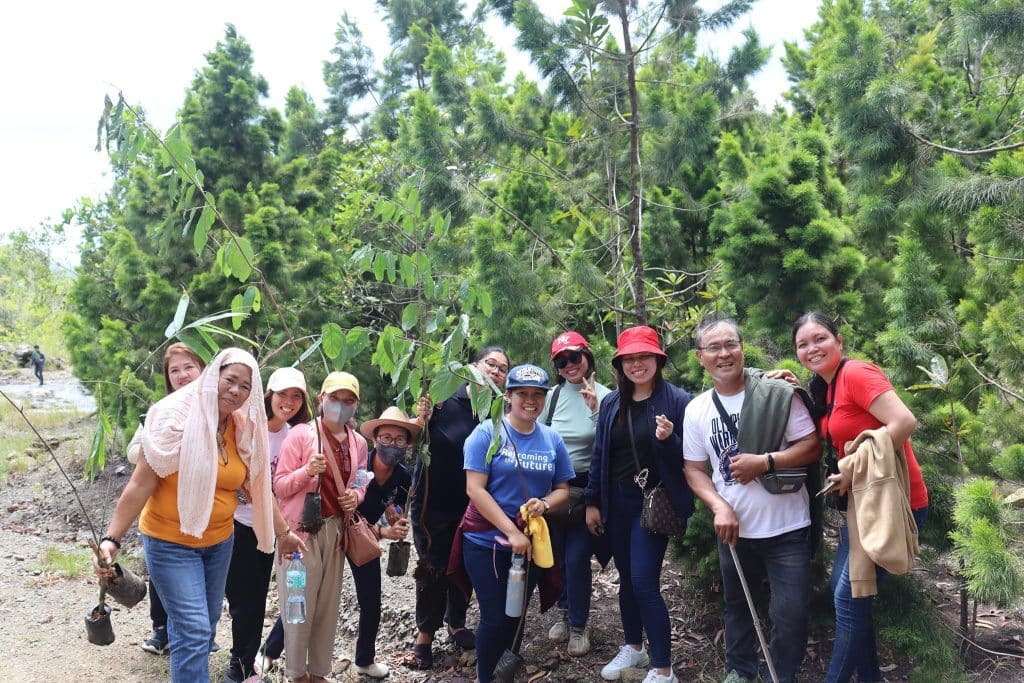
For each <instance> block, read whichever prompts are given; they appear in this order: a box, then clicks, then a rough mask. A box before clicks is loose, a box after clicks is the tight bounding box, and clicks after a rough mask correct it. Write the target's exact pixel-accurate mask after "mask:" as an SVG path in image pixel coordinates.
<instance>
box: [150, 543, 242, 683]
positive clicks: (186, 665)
mask: <svg viewBox="0 0 1024 683" xmlns="http://www.w3.org/2000/svg"><path fill="white" fill-rule="evenodd" d="M233 545H234V536H232V537H231V538H228V539H227V540H226V541H222V542H220V543H218V544H216V545H211V546H209V547H206V548H190V547H189V546H185V545H180V544H178V543H169V542H167V541H161V540H160V539H158V538H152V537H151V536H146V535H143V536H142V546H143V547H144V548H145V550H146V565H147V566H148V567H149V575H150V577H152V579H153V583H154V584H155V585H156V587H157V590H159V591H160V598H161V600H162V601H163V603H164V608H165V609H166V610H167V636H168V638H169V639H170V642H171V643H172V647H171V681H172V683H208V682H209V680H210V669H209V664H208V658H209V655H210V645H211V644H212V643H213V637H214V635H215V634H216V632H217V621H218V620H219V619H220V612H221V606H222V604H223V602H224V582H225V580H226V579H227V576H228V565H229V564H230V562H231V547H232V546H233Z"/></svg>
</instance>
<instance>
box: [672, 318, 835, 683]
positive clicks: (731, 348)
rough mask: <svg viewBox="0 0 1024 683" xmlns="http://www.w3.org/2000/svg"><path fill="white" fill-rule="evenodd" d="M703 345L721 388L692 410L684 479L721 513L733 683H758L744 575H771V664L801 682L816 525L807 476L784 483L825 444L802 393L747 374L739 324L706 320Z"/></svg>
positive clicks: (699, 337) (783, 677) (705, 361)
mask: <svg viewBox="0 0 1024 683" xmlns="http://www.w3.org/2000/svg"><path fill="white" fill-rule="evenodd" d="M696 346H697V350H696V355H697V359H698V360H699V361H700V364H701V365H702V366H703V367H704V369H705V370H706V371H707V372H708V374H709V375H710V376H711V380H712V382H713V384H714V388H712V389H710V390H708V391H706V392H704V393H703V394H701V395H700V396H698V397H696V398H695V399H693V401H691V402H690V404H689V405H688V406H687V408H686V415H685V417H684V419H683V456H684V458H685V461H686V464H685V471H686V480H687V482H688V483H689V484H690V488H691V489H692V490H693V492H694V494H696V495H697V496H698V497H700V499H701V500H702V501H704V504H705V505H706V506H707V507H708V509H709V510H711V513H712V514H713V515H714V527H715V533H716V534H717V535H718V562H719V567H720V568H721V573H722V588H723V594H724V598H725V662H726V670H727V671H728V672H729V673H728V675H727V677H726V679H725V680H726V682H727V683H743V682H744V681H756V680H758V665H759V661H758V655H757V650H756V637H755V630H754V622H753V619H752V618H751V614H750V608H749V607H748V605H747V601H746V597H745V595H744V592H743V586H742V583H741V581H740V571H742V572H743V573H744V576H747V577H755V576H759V575H763V574H767V575H768V582H769V586H770V590H771V600H770V602H769V608H768V614H769V617H770V618H771V621H772V633H771V644H770V647H769V649H770V651H771V658H772V662H773V663H774V667H775V671H776V673H777V674H778V680H780V681H793V680H795V676H796V673H797V671H798V670H799V669H800V664H801V663H802V662H803V658H804V648H805V646H806V645H807V622H808V607H809V598H810V585H811V551H810V548H811V545H810V537H809V530H810V525H811V519H810V513H809V496H808V492H807V488H806V486H804V485H803V483H802V482H801V481H799V474H796V475H795V476H794V478H793V479H787V480H785V481H787V482H788V483H787V484H786V485H785V486H780V485H779V482H780V481H783V479H782V474H783V473H782V472H781V471H782V470H785V471H786V472H788V473H793V472H794V471H795V472H799V470H796V468H802V467H806V466H807V465H810V464H811V463H814V462H816V461H817V460H818V459H819V458H820V457H821V444H820V443H819V441H818V436H817V432H816V431H815V426H814V422H813V420H812V419H811V415H810V412H809V411H808V409H807V406H806V404H805V401H804V400H803V397H802V396H800V395H799V394H798V393H797V391H802V390H798V389H797V388H796V387H793V386H792V385H790V384H788V383H787V382H783V381H781V380H769V379H765V378H764V376H763V373H762V372H761V371H760V370H754V369H749V370H748V369H745V368H744V357H743V337H742V335H741V334H740V330H739V327H738V326H737V325H736V323H735V322H734V321H732V320H728V319H715V318H712V319H709V320H706V321H704V322H702V323H701V324H700V326H698V328H697V333H696ZM709 460H710V461H711V469H712V474H711V476H709V475H708V469H707V468H708V461H709ZM729 546H732V548H731V549H730V547H729ZM733 550H734V551H735V557H736V558H738V560H739V564H740V567H739V568H737V567H736V564H735V562H734V561H733V558H734V553H733ZM747 583H748V585H749V586H750V587H751V589H752V590H754V591H756V590H757V588H758V587H759V586H760V583H759V582H758V581H752V580H748V582H747ZM767 654H768V653H765V655H766V656H767Z"/></svg>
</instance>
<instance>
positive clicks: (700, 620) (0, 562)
mask: <svg viewBox="0 0 1024 683" xmlns="http://www.w3.org/2000/svg"><path fill="white" fill-rule="evenodd" d="M22 375H24V377H23V376H22ZM31 381H32V377H31V374H30V371H28V370H15V371H11V370H7V371H0V390H3V389H4V388H5V386H8V387H10V386H12V385H17V384H19V383H20V384H26V383H31ZM47 381H48V383H49V382H53V383H55V384H57V383H61V382H63V383H66V384H68V385H70V386H72V387H73V386H74V380H73V378H72V377H71V376H70V375H68V374H67V373H53V374H52V375H50V376H48V378H47ZM64 390H68V389H67V388H65V389H64ZM53 396H54V397H53V398H46V397H45V396H44V397H42V398H40V397H38V396H37V397H36V399H34V400H32V401H30V403H31V404H32V406H33V407H34V408H35V409H43V410H45V409H52V408H54V407H55V404H56V403H58V402H59V400H61V399H60V396H61V392H60V391H56V392H55V394H54V395H53ZM0 403H6V402H4V401H2V399H0ZM57 407H60V406H57ZM93 427H94V419H93V418H91V417H90V416H89V415H81V414H80V415H78V416H75V415H73V414H68V415H67V418H66V419H65V420H63V421H60V422H59V423H58V424H53V425H50V426H48V428H47V430H46V432H45V434H44V436H45V437H46V438H47V439H48V440H50V441H51V443H55V444H56V452H57V454H58V458H59V459H60V461H61V462H62V463H63V464H64V465H65V467H66V469H67V470H68V472H69V473H70V474H71V476H72V478H73V480H74V481H75V483H76V485H77V486H78V487H79V489H80V491H81V495H82V499H83V501H84V503H85V506H86V508H87V509H88V510H89V512H90V516H91V517H92V518H93V519H94V521H95V522H96V524H97V527H98V530H99V532H100V533H102V531H103V529H104V528H105V525H106V522H107V519H108V517H109V514H110V512H111V510H112V509H113V504H114V501H115V500H116V498H117V495H118V494H119V492H120V490H121V488H122V487H123V486H124V484H125V482H126V481H127V476H126V475H125V474H118V473H117V472H118V467H119V466H120V465H121V464H122V461H121V460H120V457H119V456H118V455H115V456H113V457H112V460H111V462H109V463H108V466H107V468H106V470H105V471H104V473H103V474H102V475H101V476H100V477H99V478H98V479H97V480H96V481H95V482H92V483H88V482H85V481H84V480H82V479H81V472H82V465H83V462H84V458H85V455H86V453H88V450H89V445H90V442H91V439H92V431H93ZM11 436H12V435H11V434H10V433H8V434H0V457H8V458H9V457H10V453H9V449H7V448H5V447H4V446H5V442H7V443H13V440H11V441H8V439H9V437H11ZM21 436H24V434H22V435H21ZM36 463H37V464H36V465H35V466H34V467H32V468H30V469H28V470H27V471H25V472H20V473H19V472H8V473H7V481H6V483H5V484H3V485H0V509H2V510H3V512H4V514H3V515H2V516H0V520H2V521H0V605H4V606H5V607H7V609H6V610H5V613H6V615H7V616H6V617H5V618H4V619H3V620H0V681H2V682H4V683H7V682H12V683H21V682H24V683H34V682H40V683H41V682H43V681H52V680H54V679H64V680H93V679H101V680H104V681H107V682H108V683H115V682H121V681H124V682H126V683H127V682H134V683H138V682H148V681H165V680H167V678H168V669H167V664H168V660H167V658H166V657H158V656H154V655H151V654H148V653H145V652H143V651H142V650H141V649H140V648H139V644H140V642H141V641H142V640H144V639H145V638H146V637H147V636H148V634H149V629H150V624H149V608H148V600H144V601H143V602H142V603H140V604H139V605H138V606H136V607H135V608H133V609H122V608H119V607H117V606H115V611H114V613H113V618H112V620H113V625H114V631H115V633H116V640H115V642H114V643H113V644H111V645H109V646H106V647H98V646H94V645H90V644H89V643H88V642H87V641H86V637H85V627H84V623H83V619H84V616H85V613H86V611H87V610H89V609H91V608H92V607H93V606H94V605H95V603H96V600H97V585H96V581H95V579H94V577H93V576H92V574H91V570H89V569H88V568H87V566H85V565H86V562H87V555H86V553H85V550H84V548H85V541H86V540H87V539H88V538H89V534H88V531H87V525H86V524H85V522H84V519H83V517H82V515H81V513H80V512H79V510H78V508H77V504H76V503H75V499H74V496H73V494H72V493H71V490H70V487H69V486H68V484H67V482H66V481H64V480H63V478H62V477H61V476H60V474H59V472H58V470H57V468H56V466H55V465H54V464H52V462H50V461H49V459H48V457H47V456H45V455H41V456H37V458H36ZM125 550H126V552H128V553H138V552H139V550H140V544H139V542H138V539H137V538H136V537H134V536H133V535H132V534H130V535H129V536H128V537H127V538H126V543H125ZM69 552H71V553H74V554H76V555H77V556H78V559H79V565H78V571H79V574H78V575H77V576H75V577H68V576H67V575H65V574H64V573H62V572H60V571H58V570H57V569H56V568H55V566H54V562H53V561H52V559H50V560H47V559H46V558H47V557H48V556H52V555H53V554H55V553H56V554H61V553H69ZM413 562H415V558H413ZM928 565H929V566H928V567H927V568H919V569H916V570H915V572H917V573H918V574H919V576H920V578H921V580H922V581H923V582H924V584H925V585H926V586H927V587H928V588H929V592H930V594H931V595H932V596H933V600H934V602H935V603H936V604H937V605H938V606H939V607H940V609H941V611H942V613H943V614H944V615H945V616H946V617H947V621H948V622H949V623H950V624H951V625H954V624H955V623H956V615H957V609H958V608H957V595H956V581H955V579H954V578H953V577H951V576H950V575H949V574H948V572H947V571H946V569H945V567H944V564H943V563H942V562H941V561H933V562H929V563H928ZM595 568H596V565H595ZM409 574H410V576H404V577H398V578H391V577H385V578H384V582H383V586H384V597H383V600H382V602H383V617H382V625H381V630H380V637H379V638H378V661H382V662H384V663H386V664H387V665H388V666H389V667H390V668H391V672H392V673H391V676H390V678H389V679H388V680H391V681H399V682H410V683H412V682H416V683H441V682H450V683H466V682H469V681H472V680H473V663H474V660H473V657H472V653H459V652H458V651H457V650H456V648H455V646H454V645H452V644H450V643H446V642H442V641H443V640H444V638H442V637H440V636H441V634H439V638H438V640H436V641H435V650H434V653H435V662H436V663H437V666H436V668H435V670H434V671H430V672H423V671H416V670H413V669H411V668H409V665H410V664H411V651H412V642H413V637H414V635H415V633H414V630H415V629H414V623H413V609H414V600H415V598H414V592H415V591H414V584H413V580H412V578H411V571H410V572H409ZM684 579H685V577H684V575H683V572H682V568H681V567H680V566H679V565H678V564H675V563H672V562H669V563H666V566H665V568H664V571H663V575H662V585H663V591H664V593H665V595H666V599H667V601H668V603H669V612H670V614H671V615H672V631H673V640H674V642H673V657H674V661H673V666H674V668H675V671H676V674H677V676H679V679H680V680H681V681H718V680H721V679H722V677H723V674H724V672H723V668H724V654H723V653H724V643H723V639H722V632H721V630H720V629H721V612H720V610H721V607H720V600H721V598H720V596H718V595H715V594H712V595H709V596H705V595H700V594H696V593H695V592H694V591H692V590H691V589H689V588H688V587H687V586H686V583H685V580H684ZM617 580H618V577H617V573H616V572H615V570H614V568H610V569H609V570H606V571H604V572H600V573H595V579H594V598H593V609H592V612H591V621H590V623H591V627H592V631H593V633H592V637H591V642H592V651H591V653H590V654H589V655H587V656H585V657H582V658H579V659H574V658H571V657H568V656H567V655H566V653H565V650H564V646H555V645H553V644H551V643H550V642H548V641H547V639H546V633H547V630H548V628H549V627H550V626H551V625H552V624H553V623H554V620H555V619H556V618H557V617H556V615H555V613H554V612H553V611H552V612H549V613H547V614H543V615H541V614H538V612H537V605H536V598H535V600H534V604H533V605H532V607H531V609H530V612H529V615H530V618H529V621H528V622H527V627H526V629H527V630H526V637H525V640H524V645H523V649H522V652H521V654H522V655H523V656H524V658H525V659H526V662H527V667H526V670H525V672H524V673H523V674H522V675H521V676H520V678H519V679H518V680H520V681H528V680H529V681H539V680H544V681H565V682H566V683H572V682H579V683H583V682H590V681H599V680H600V676H599V671H600V668H601V666H603V665H604V663H606V662H607V661H608V660H609V659H611V657H613V656H614V654H615V652H616V651H617V649H618V645H619V643H620V639H621V627H620V624H619V618H618V605H617V600H616V591H617ZM342 600H343V601H342V617H341V619H340V620H339V625H338V636H337V640H336V644H335V676H334V677H335V679H336V680H338V681H354V680H358V679H359V677H358V676H356V675H355V674H354V673H353V672H351V671H350V670H349V669H348V666H349V660H348V657H350V656H351V652H352V651H353V648H354V636H355V628H356V624H357V621H358V608H357V606H356V601H355V594H354V590H353V588H352V583H351V580H350V579H348V578H347V577H346V578H345V585H344V593H343V599H342ZM475 609H476V608H475V606H473V607H472V608H471V613H470V617H469V621H470V625H472V624H473V623H475V621H476V612H475ZM276 610H277V600H276V595H275V593H274V591H273V590H272V591H271V595H270V598H269V600H268V618H267V622H266V628H267V629H269V627H270V624H271V619H272V618H273V617H274V616H276V613H277V611H276ZM1017 616H1018V614H1017V613H1007V612H1003V611H1000V610H995V609H987V608H986V607H985V606H981V607H980V608H979V624H980V627H979V633H978V638H979V640H981V641H982V643H983V644H984V645H985V646H986V647H988V648H989V649H1000V650H1003V651H1016V652H1021V653H1024V649H1022V647H1021V645H1022V639H1024V627H1022V624H1021V622H1020V621H1019V620H1018V619H1017V618H1015V617H1017ZM822 621H824V622H828V621H829V620H828V619H825V620H822ZM831 639H832V634H831V630H830V626H829V625H828V624H827V623H825V624H824V625H821V626H815V628H814V631H813V632H812V634H811V641H810V643H809V645H808V657H807V660H806V662H805V665H804V669H803V671H802V672H801V675H800V679H799V680H800V681H819V680H821V679H822V678H823V673H824V669H825V666H826V665H827V661H828V656H829V649H830V647H831ZM217 641H218V643H220V644H222V645H224V646H225V649H224V650H221V651H220V652H217V653H214V654H213V655H211V660H212V663H211V671H212V672H214V681H217V680H219V672H220V670H221V669H222V668H223V667H224V666H226V663H227V659H228V655H227V652H226V649H227V648H229V647H230V619H229V617H228V616H227V613H226V610H225V613H224V617H223V618H222V620H221V622H220V626H219V630H218V637H217ZM880 648H881V658H882V660H883V665H884V666H883V671H884V672H885V676H886V677H887V680H890V681H897V680H908V679H909V675H910V673H911V671H912V668H913V667H912V664H911V663H909V662H905V661H896V660H895V658H894V655H893V651H892V649H891V648H890V647H889V646H888V645H887V644H886V643H884V642H882V643H880ZM975 652H976V654H975V655H974V656H973V657H972V659H971V669H972V674H971V679H973V680H985V681H1021V680H1024V668H1022V666H1021V660H1020V658H1019V657H1018V658H1013V657H989V656H984V655H983V654H982V653H980V652H978V651H975ZM635 673H636V674H637V675H638V677H637V678H635V680H637V681H639V680H641V679H642V678H643V674H644V673H646V672H635ZM270 678H271V680H273V681H280V680H283V679H282V678H281V675H280V673H279V672H275V673H272V674H271V676H270ZM367 680H369V679H367Z"/></svg>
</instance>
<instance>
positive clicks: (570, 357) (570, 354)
mask: <svg viewBox="0 0 1024 683" xmlns="http://www.w3.org/2000/svg"><path fill="white" fill-rule="evenodd" d="M582 360H583V352H582V351H567V352H566V353H560V354H558V355H557V356H555V369H556V370H564V369H565V366H567V365H569V364H572V365H576V364H577V363H579V362H580V361H582Z"/></svg>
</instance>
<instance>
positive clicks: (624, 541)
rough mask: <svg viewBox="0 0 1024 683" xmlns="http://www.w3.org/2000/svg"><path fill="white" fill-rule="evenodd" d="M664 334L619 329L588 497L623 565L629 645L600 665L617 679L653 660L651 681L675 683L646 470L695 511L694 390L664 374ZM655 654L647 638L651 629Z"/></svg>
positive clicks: (661, 553) (594, 520)
mask: <svg viewBox="0 0 1024 683" xmlns="http://www.w3.org/2000/svg"><path fill="white" fill-rule="evenodd" d="M667 358H668V357H667V356H666V354H665V352H664V351H663V350H662V349H661V345H660V344H659V342H658V333H657V332H655V331H654V330H653V329H651V328H650V327H647V326H640V327H631V328H629V329H627V330H623V332H622V334H620V335H619V339H618V349H617V350H616V352H615V355H614V356H613V357H612V365H613V366H614V367H615V372H616V377H617V380H618V389H617V390H615V391H613V392H612V393H611V394H609V395H608V397H607V398H606V399H605V400H604V402H602V403H601V412H600V415H599V416H598V420H597V437H596V441H595V442H594V455H593V458H592V459H591V461H590V479H589V482H588V484H587V490H586V493H585V498H586V501H587V527H588V528H589V530H590V533H591V534H593V535H595V536H598V535H601V534H603V533H606V530H607V533H608V535H609V541H610V543H611V547H612V556H613V557H614V558H615V566H616V568H617V569H618V570H619V612H620V616H621V618H622V630H623V635H624V640H625V644H624V645H623V646H622V647H621V648H620V649H619V652H618V654H617V655H616V656H615V658H614V659H612V661H610V662H608V664H607V665H605V667H604V668H603V669H601V677H602V678H604V679H605V680H609V681H615V680H618V679H619V678H620V676H621V674H622V671H623V670H624V669H627V668H631V667H646V666H647V665H648V664H649V665H650V666H651V669H650V671H649V672H648V674H647V677H646V678H645V679H644V683H674V682H675V681H676V680H678V679H677V678H676V676H675V673H673V671H672V653H671V647H672V637H671V636H672V631H671V625H670V623H669V616H668V607H667V606H666V605H665V599H664V598H663V597H662V595H661V564H662V561H663V560H664V559H665V550H666V548H667V547H668V537H667V536H663V535H661V534H656V533H652V532H650V531H648V530H647V529H644V528H643V527H642V526H641V524H640V513H641V510H642V507H643V500H644V498H643V493H644V490H643V489H641V488H640V485H639V484H640V482H641V481H642V480H643V477H642V476H641V473H646V486H647V488H648V489H650V488H653V487H655V486H658V485H661V486H664V487H665V490H666V492H667V493H668V496H669V499H670V501H671V503H672V508H673V509H674V510H675V512H676V514H677V515H679V517H680V518H682V519H683V520H685V519H687V518H688V517H689V516H690V513H692V512H693V493H692V492H691V491H690V487H689V486H688V485H687V484H686V479H685V478H684V476H683V442H682V434H683V413H684V411H685V410H686V404H687V403H689V402H690V394H688V393H686V392H685V391H683V390H682V389H680V388H678V387H676V386H674V385H673V384H670V383H669V382H667V381H666V380H665V379H664V378H662V376H661V374H662V368H663V367H664V366H665V362H666V361H667ZM645 632H646V633H647V639H648V641H649V643H650V647H651V649H650V654H649V655H648V652H647V650H646V649H645V648H644V645H643V636H644V633H645Z"/></svg>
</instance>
